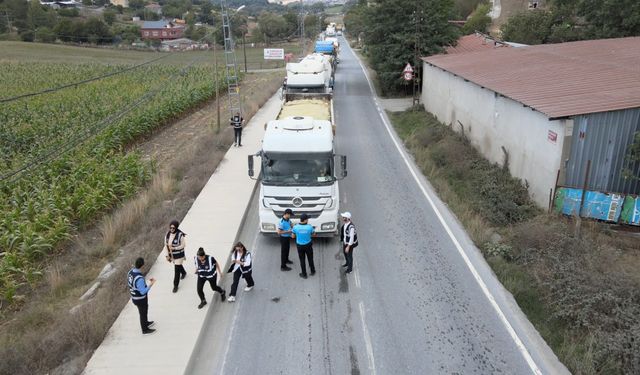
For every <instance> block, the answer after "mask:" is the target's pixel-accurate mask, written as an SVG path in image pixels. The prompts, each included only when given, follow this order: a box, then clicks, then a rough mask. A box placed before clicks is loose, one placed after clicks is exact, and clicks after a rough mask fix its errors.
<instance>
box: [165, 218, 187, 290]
mask: <svg viewBox="0 0 640 375" xmlns="http://www.w3.org/2000/svg"><path fill="white" fill-rule="evenodd" d="M178 226H180V222H179V221H178V220H173V221H172V222H171V224H169V231H168V232H167V234H166V235H165V236H164V244H165V247H166V249H167V261H168V262H173V292H174V293H175V292H177V291H178V284H180V280H181V279H184V278H185V277H186V276H187V271H186V270H185V269H184V266H183V265H182V263H183V262H184V248H185V246H186V245H187V243H186V240H185V236H186V234H185V233H184V232H182V231H181V230H180V229H178Z"/></svg>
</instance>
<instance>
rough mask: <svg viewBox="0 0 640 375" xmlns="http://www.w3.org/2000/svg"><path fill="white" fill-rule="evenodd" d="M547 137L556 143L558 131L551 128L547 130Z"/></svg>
mask: <svg viewBox="0 0 640 375" xmlns="http://www.w3.org/2000/svg"><path fill="white" fill-rule="evenodd" d="M547 139H548V140H549V141H550V142H551V143H556V141H557V140H558V133H556V132H554V131H553V130H549V132H548V133H547Z"/></svg>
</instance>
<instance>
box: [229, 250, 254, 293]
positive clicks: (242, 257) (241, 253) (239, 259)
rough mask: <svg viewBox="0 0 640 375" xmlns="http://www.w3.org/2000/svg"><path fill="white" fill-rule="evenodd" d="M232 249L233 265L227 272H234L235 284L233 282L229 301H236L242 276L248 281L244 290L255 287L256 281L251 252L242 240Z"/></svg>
mask: <svg viewBox="0 0 640 375" xmlns="http://www.w3.org/2000/svg"><path fill="white" fill-rule="evenodd" d="M231 251H232V252H231V267H229V270H228V271H227V272H233V284H231V292H230V293H229V298H228V299H227V301H229V302H234V301H235V300H236V291H237V290H238V283H239V282H240V278H241V277H242V278H243V279H244V280H245V281H246V282H247V287H246V288H244V291H245V292H248V291H250V290H251V289H253V286H254V282H253V276H252V275H251V268H252V266H253V260H252V259H251V252H249V251H247V248H246V247H245V246H244V245H243V244H242V242H238V243H237V244H235V246H234V247H233V249H232V250H231Z"/></svg>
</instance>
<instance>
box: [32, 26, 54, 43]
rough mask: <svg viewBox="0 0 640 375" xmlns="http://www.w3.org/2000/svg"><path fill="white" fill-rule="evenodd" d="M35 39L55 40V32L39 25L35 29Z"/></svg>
mask: <svg viewBox="0 0 640 375" xmlns="http://www.w3.org/2000/svg"><path fill="white" fill-rule="evenodd" d="M35 37H36V41H37V42H41V43H53V42H55V41H56V34H54V33H53V30H51V29H50V28H48V27H46V26H45V27H40V28H38V30H36V34H35Z"/></svg>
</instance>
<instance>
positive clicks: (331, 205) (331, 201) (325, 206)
mask: <svg viewBox="0 0 640 375" xmlns="http://www.w3.org/2000/svg"><path fill="white" fill-rule="evenodd" d="M324 208H333V198H329V199H327V203H325V204H324Z"/></svg>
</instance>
